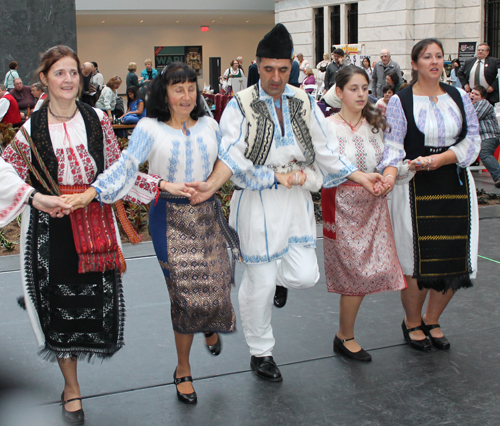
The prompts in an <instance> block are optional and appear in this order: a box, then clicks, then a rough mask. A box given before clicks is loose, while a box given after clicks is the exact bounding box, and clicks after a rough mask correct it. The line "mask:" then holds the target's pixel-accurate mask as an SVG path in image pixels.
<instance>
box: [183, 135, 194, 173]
mask: <svg viewBox="0 0 500 426" xmlns="http://www.w3.org/2000/svg"><path fill="white" fill-rule="evenodd" d="M185 145H186V151H185V158H186V160H185V161H186V164H185V167H186V177H185V181H186V182H192V181H193V142H192V141H191V139H190V138H188V139H187V140H186V144H185Z"/></svg>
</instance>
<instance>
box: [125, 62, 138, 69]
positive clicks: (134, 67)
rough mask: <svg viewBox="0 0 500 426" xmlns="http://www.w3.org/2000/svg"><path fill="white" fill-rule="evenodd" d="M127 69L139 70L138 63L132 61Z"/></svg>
mask: <svg viewBox="0 0 500 426" xmlns="http://www.w3.org/2000/svg"><path fill="white" fill-rule="evenodd" d="M127 70H128V71H137V64H136V63H135V62H130V63H129V64H128V68H127Z"/></svg>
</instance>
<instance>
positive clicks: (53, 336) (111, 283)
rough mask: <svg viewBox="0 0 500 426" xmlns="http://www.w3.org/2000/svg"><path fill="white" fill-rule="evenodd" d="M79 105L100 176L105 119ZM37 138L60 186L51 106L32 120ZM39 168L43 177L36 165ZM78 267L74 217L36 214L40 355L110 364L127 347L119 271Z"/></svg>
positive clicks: (33, 280) (31, 276) (31, 279)
mask: <svg viewBox="0 0 500 426" xmlns="http://www.w3.org/2000/svg"><path fill="white" fill-rule="evenodd" d="M77 105H78V108H79V110H80V113H81V114H82V117H83V120H84V122H85V128H86V131H87V140H88V150H89V153H90V154H91V156H92V157H93V158H94V160H95V163H96V165H97V174H98V173H100V172H102V170H103V169H104V144H103V135H102V128H101V125H100V121H99V117H98V116H97V114H96V113H95V111H94V110H93V109H92V108H91V107H89V106H87V105H85V104H82V103H77ZM31 138H32V140H33V142H34V144H35V146H36V148H37V151H38V154H39V155H40V157H41V158H42V160H43V162H44V164H45V166H46V167H47V169H48V171H49V172H50V175H51V176H52V178H53V179H55V181H56V182H57V169H58V161H57V158H56V156H55V153H54V150H53V148H52V143H51V141H50V134H49V128H48V120H47V106H46V105H45V106H43V107H42V108H41V109H40V110H39V111H38V112H35V113H33V114H32V116H31ZM32 158H33V159H34V158H35V156H34V155H33V153H32ZM33 165H34V168H35V169H37V171H40V172H42V167H41V166H40V164H37V163H36V160H33ZM97 174H96V175H97ZM30 178H31V182H32V185H33V186H34V187H35V188H36V189H37V190H38V191H40V192H42V193H47V191H46V190H45V189H44V187H43V186H42V185H41V184H40V182H38V181H37V180H36V179H35V176H34V175H33V174H32V173H30ZM78 264H79V257H78V254H77V252H76V249H75V242H74V240H73V232H72V228H71V221H70V219H69V217H68V216H65V217H63V218H61V219H57V218H56V219H53V218H51V217H50V216H49V215H48V214H46V213H43V212H40V211H38V210H36V209H31V217H30V225H29V230H28V235H27V237H26V250H25V274H26V284H27V287H28V294H29V295H30V297H31V300H32V301H33V304H34V306H35V308H36V311H37V313H38V317H39V320H40V325H41V328H42V331H43V333H44V336H45V347H44V348H43V349H42V350H41V351H40V355H41V356H42V357H44V358H46V359H47V360H50V361H56V360H57V359H58V358H66V357H70V356H72V357H78V358H87V359H88V360H89V361H90V360H91V359H92V358H93V357H94V356H96V357H99V358H108V357H110V356H112V355H113V354H114V353H115V352H116V351H117V350H119V349H120V348H121V347H122V346H123V344H124V343H123V324H124V317H125V304H124V300H123V290H122V283H121V275H120V273H119V271H118V270H116V269H113V270H108V271H105V272H89V273H83V274H79V273H78Z"/></svg>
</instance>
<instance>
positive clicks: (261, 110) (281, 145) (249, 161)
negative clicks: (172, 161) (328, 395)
mask: <svg viewBox="0 0 500 426" xmlns="http://www.w3.org/2000/svg"><path fill="white" fill-rule="evenodd" d="M256 56H257V65H258V68H259V74H260V82H259V83H258V84H255V85H253V86H251V87H249V88H247V89H246V90H243V91H241V92H238V94H237V95H236V96H235V97H234V98H233V99H232V100H231V102H230V103H229V104H228V106H227V107H226V109H225V111H224V114H223V115H222V119H221V123H220V124H221V131H222V141H221V145H220V147H219V160H218V162H217V164H216V167H215V169H214V171H213V173H212V175H211V176H210V178H209V179H208V180H207V182H193V183H191V184H188V185H189V186H192V187H194V188H196V189H197V194H196V195H195V196H194V197H193V201H192V203H198V202H201V201H203V200H204V199H206V198H207V197H209V196H210V195H212V194H213V193H214V192H215V191H216V190H217V189H218V188H219V187H220V186H221V185H222V184H223V183H224V182H226V180H227V179H229V178H230V177H231V176H232V177H231V180H232V182H233V183H234V185H235V188H236V190H235V191H234V194H233V198H232V200H231V214H230V218H229V224H230V225H231V226H232V227H234V228H235V229H236V231H237V232H238V235H239V238H240V244H241V253H242V258H243V262H244V263H245V264H246V268H245V272H244V275H243V280H242V283H241V288H240V292H239V303H240V310H241V319H242V324H243V329H244V332H245V338H246V341H247V344H248V346H249V348H250V354H251V362H250V366H251V368H252V370H253V371H254V372H255V374H256V375H257V376H258V377H261V378H263V379H266V380H269V381H273V382H278V381H281V380H282V376H281V372H280V370H279V368H278V366H277V365H276V363H275V362H274V360H273V357H272V350H273V348H274V343H275V339H274V336H273V331H272V327H271V314H272V307H273V299H275V300H276V299H277V300H276V301H277V302H278V305H280V306H283V305H284V302H285V300H286V291H287V290H286V289H287V288H294V289H303V288H308V287H312V286H314V285H315V284H316V283H317V281H318V280H319V269H318V262H317V258H316V223H315V219H314V205H313V202H312V198H311V194H310V191H309V189H310V190H318V189H319V187H320V186H321V184H324V185H325V186H337V185H339V184H341V183H342V182H344V181H345V180H346V179H350V180H353V181H355V182H358V183H360V184H361V185H363V187H364V188H365V189H367V190H368V191H370V192H371V193H372V194H374V195H380V194H382V193H384V192H385V188H383V187H382V185H381V183H380V175H378V174H365V173H362V172H360V171H357V169H356V168H355V167H354V166H353V165H352V164H350V163H349V162H348V161H347V160H345V159H344V158H343V157H341V156H340V155H339V145H338V141H337V138H336V137H335V130H334V129H333V127H331V125H330V123H329V122H327V121H326V119H325V117H324V116H323V114H322V112H321V110H320V109H319V107H318V106H317V105H316V103H315V101H314V100H313V99H312V98H311V97H310V96H309V95H308V94H307V93H306V92H304V91H303V90H300V89H297V88H295V87H293V86H290V85H288V84H287V82H288V78H289V75H290V70H291V67H292V61H293V42H292V38H291V35H290V33H289V32H288V31H287V29H286V28H285V27H284V26H283V25H282V24H277V25H276V26H275V27H274V28H273V29H272V30H271V31H270V32H269V33H268V34H266V35H265V36H264V38H263V39H262V40H261V41H260V43H259V45H258V47H257V54H256ZM276 286H279V287H278V289H280V291H278V294H277V296H278V297H277V298H275V291H276V289H277V287H276Z"/></svg>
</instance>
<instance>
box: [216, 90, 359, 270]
mask: <svg viewBox="0 0 500 426" xmlns="http://www.w3.org/2000/svg"><path fill="white" fill-rule="evenodd" d="M259 89H260V92H259V96H260V99H261V100H263V101H265V103H266V104H267V107H268V108H269V111H270V113H271V116H272V117H273V121H274V128H275V132H274V138H273V143H272V146H271V149H270V151H269V155H268V157H267V159H266V162H265V164H264V165H262V166H255V165H254V164H253V163H252V162H251V161H250V160H248V159H247V158H246V157H245V150H246V148H247V143H246V142H245V136H246V131H247V121H246V119H245V117H244V116H243V113H242V112H241V110H240V108H239V106H238V103H237V102H236V100H235V99H232V100H231V101H230V102H229V103H228V105H227V107H226V109H225V110H224V114H223V115H222V119H221V123H220V125H221V131H222V135H223V137H222V141H221V146H220V150H219V159H220V160H221V161H222V162H224V163H225V164H226V166H228V167H229V168H230V169H231V171H232V172H233V176H232V177H231V180H232V181H233V183H235V184H236V185H238V186H239V187H240V188H243V189H244V190H242V191H235V192H234V194H233V198H232V199H231V213H230V217H229V224H230V225H231V226H232V227H234V228H235V229H236V231H237V232H238V235H239V237H240V247H241V252H242V257H243V260H244V262H245V263H266V262H270V261H273V260H276V259H279V258H281V257H283V256H284V255H286V253H287V252H288V250H289V247H290V245H301V246H305V247H316V222H315V218H314V204H313V202H312V198H311V194H310V192H309V191H307V190H306V189H304V188H303V187H300V186H294V187H292V189H288V188H286V187H285V186H283V185H277V188H275V187H274V171H273V170H272V169H270V168H269V167H268V166H267V165H276V166H284V165H286V164H288V163H290V162H291V161H294V160H297V161H304V160H305V156H304V153H303V152H302V149H301V147H300V146H299V145H298V143H297V142H296V140H295V136H294V134H293V130H292V123H291V121H290V114H289V109H288V98H289V97H293V96H295V92H293V91H292V90H291V89H290V88H289V87H288V86H287V87H286V88H285V91H284V92H283V94H282V96H281V99H280V107H281V108H283V122H284V123H283V125H284V126H285V129H284V135H282V130H281V126H280V123H279V120H278V116H277V114H276V109H275V103H274V99H273V98H272V97H271V96H269V95H268V94H267V93H265V92H264V91H263V90H262V87H261V86H260V82H259ZM310 107H311V119H310V131H311V136H312V141H313V144H314V151H315V154H316V158H315V167H317V169H318V171H319V174H320V175H321V176H322V178H323V185H324V186H325V187H333V186H337V185H340V184H341V183H342V182H345V180H346V179H347V176H349V175H350V174H351V173H353V172H354V171H356V170H357V169H356V167H354V166H353V165H352V164H350V163H349V162H348V161H347V160H346V159H345V158H344V157H342V156H340V155H339V144H338V140H337V137H336V134H335V128H334V126H333V125H332V124H331V123H329V122H328V121H327V120H326V119H325V117H324V115H323V113H322V112H321V110H320V109H319V107H318V106H317V105H316V102H314V100H313V99H312V98H311V106H310Z"/></svg>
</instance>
